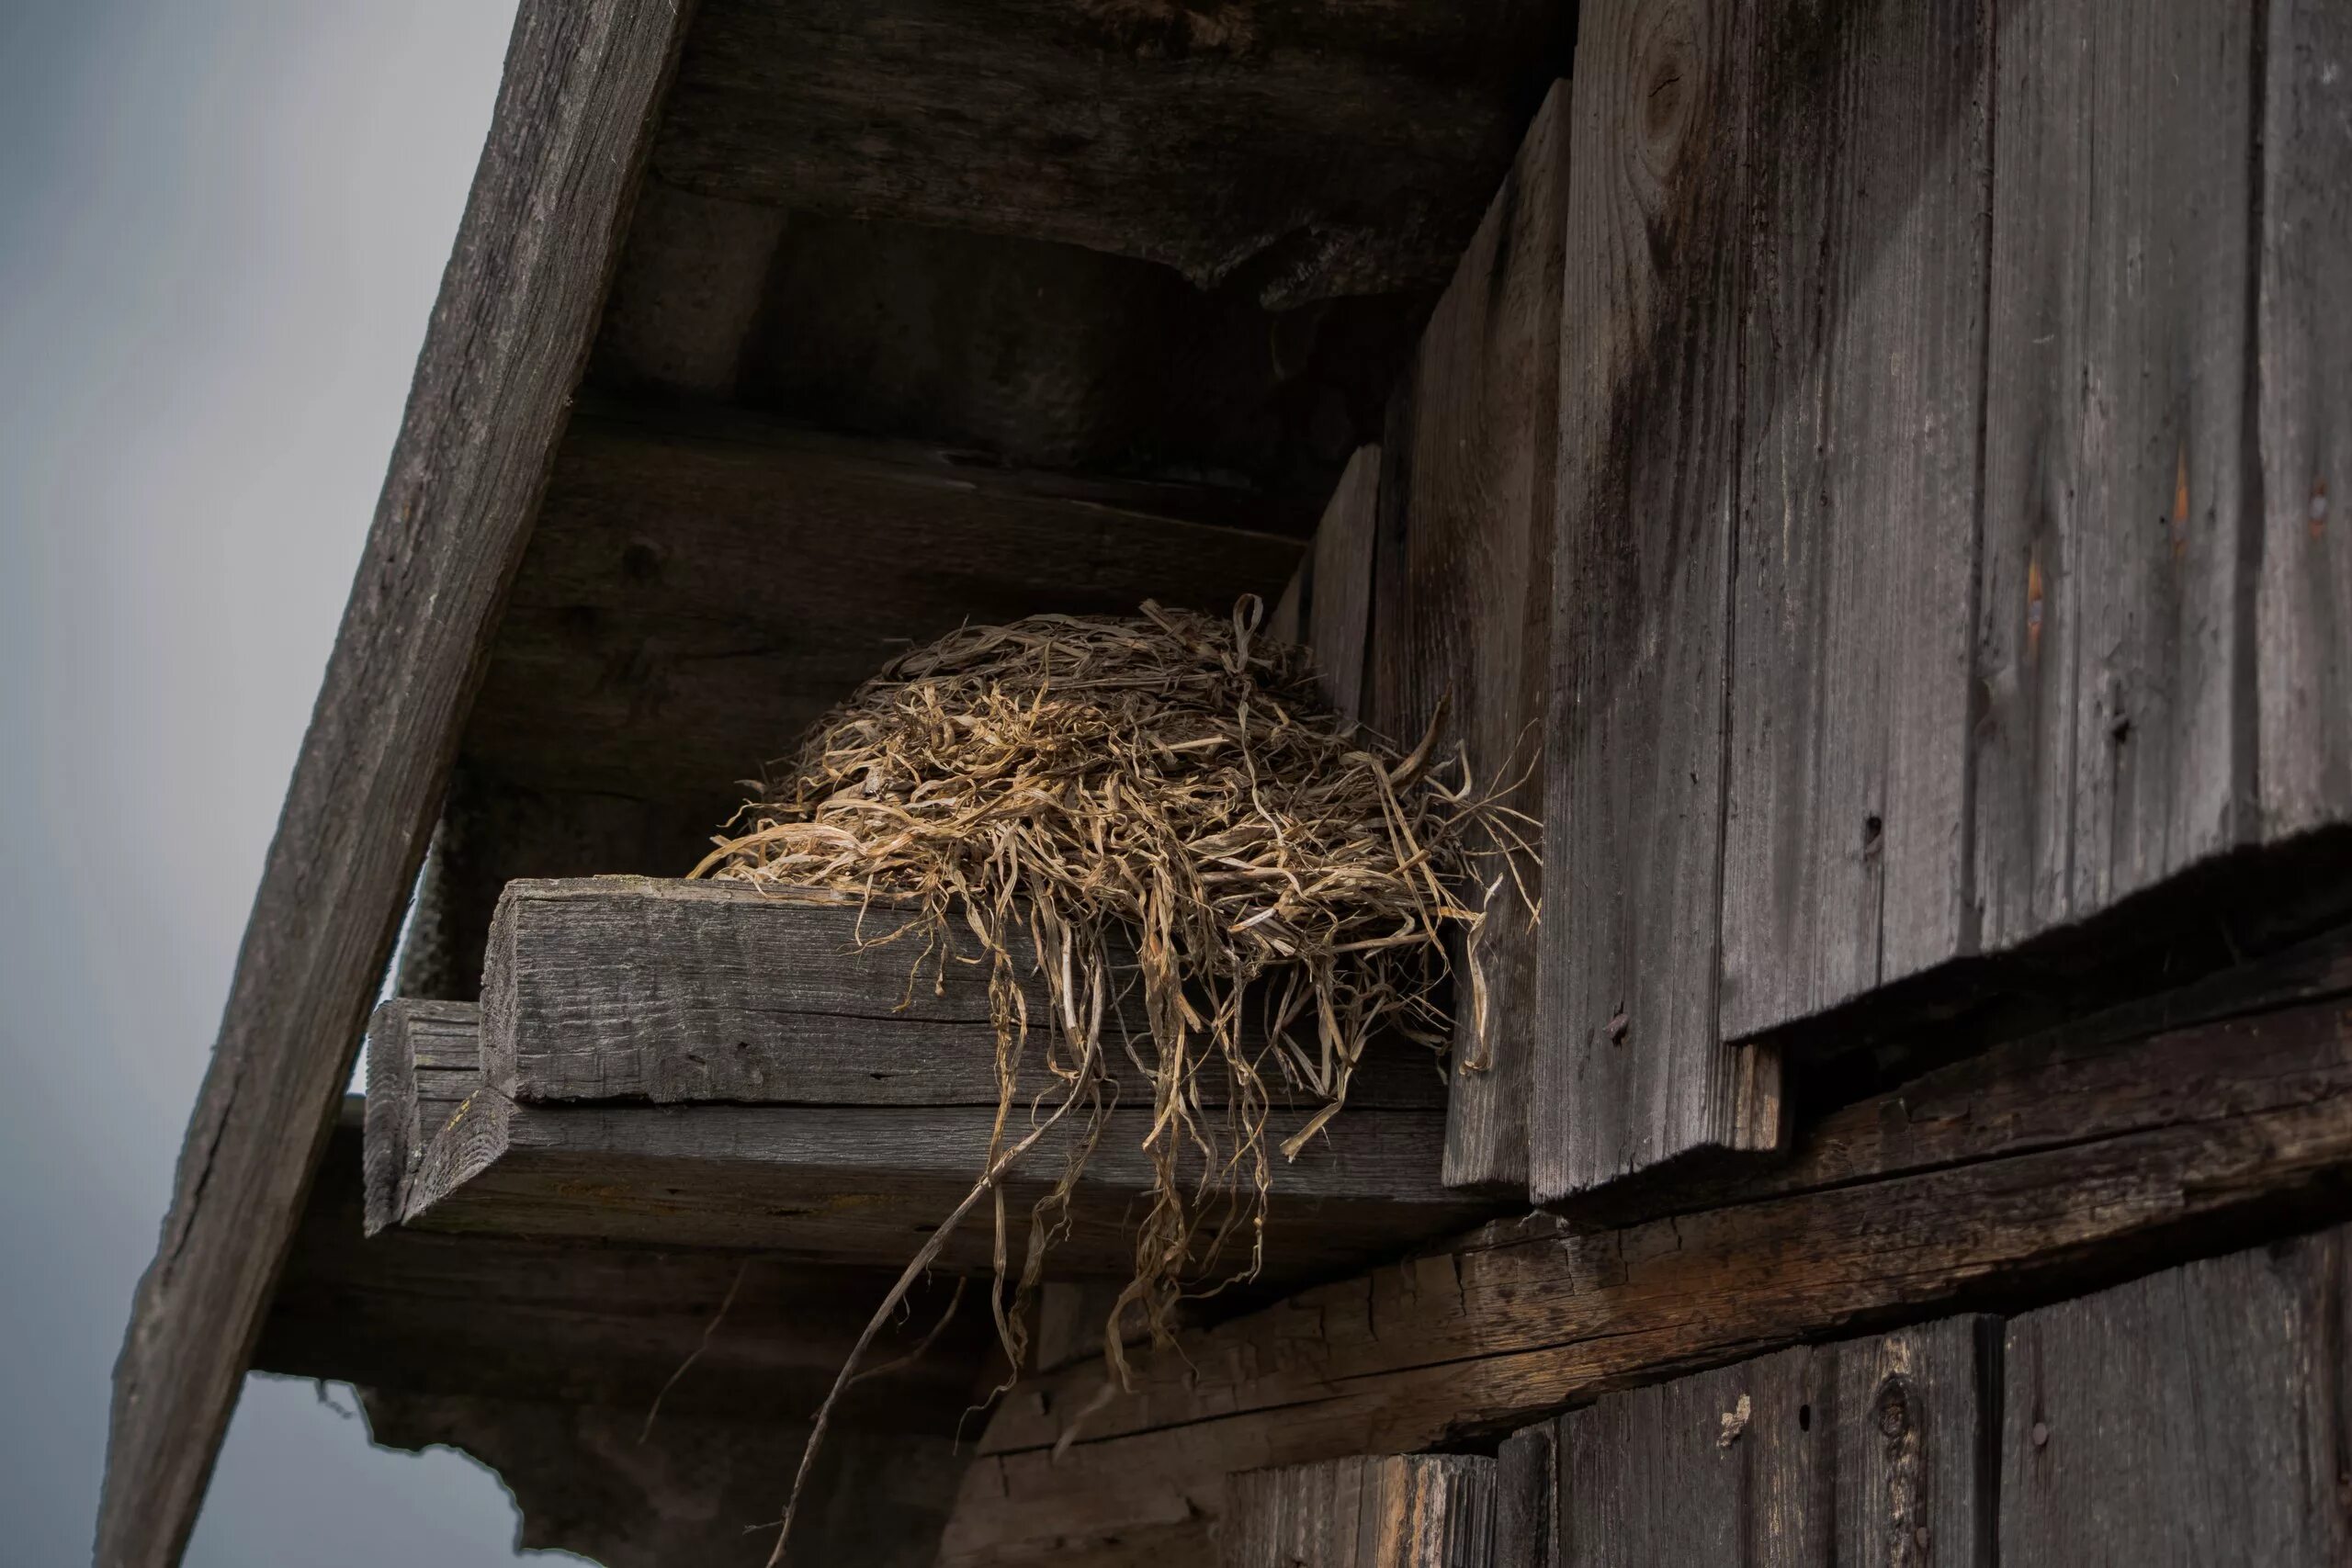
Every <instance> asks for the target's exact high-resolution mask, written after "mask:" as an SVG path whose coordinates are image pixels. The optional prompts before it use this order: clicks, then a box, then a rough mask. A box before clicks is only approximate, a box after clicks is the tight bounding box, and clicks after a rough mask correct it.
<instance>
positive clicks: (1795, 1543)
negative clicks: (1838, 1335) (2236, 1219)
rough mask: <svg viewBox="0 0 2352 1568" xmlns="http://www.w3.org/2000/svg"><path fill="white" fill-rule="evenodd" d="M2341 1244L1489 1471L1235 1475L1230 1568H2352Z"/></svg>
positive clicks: (1633, 1421) (2159, 1284) (1943, 1329)
mask: <svg viewBox="0 0 2352 1568" xmlns="http://www.w3.org/2000/svg"><path fill="white" fill-rule="evenodd" d="M2347 1241H2352V1237H2348V1236H2347V1235H2346V1232H2344V1231H2342V1230H2335V1231H2328V1232H2324V1233H2322V1234H2319V1235H2312V1236H2307V1237H2303V1238H2301V1239H2299V1240H2296V1241H2292V1242H2289V1243H2286V1244H2283V1245H2281V1246H2278V1247H2267V1248H2261V1249H2257V1250H2255V1251H2249V1252H2240V1253H2235V1254H2233V1255H2231V1256H2228V1257H2224V1258H2215V1259H2212V1260H2211V1261H2207V1262H2199V1263H2193V1264H2190V1265H2188V1266H2187V1267H2184V1268H2177V1269H2169V1270H2166V1271H2164V1272H2162V1273H2158V1274H2154V1275H2151V1276H2149V1277H2147V1278H2144V1279H2142V1280H2136V1281H2134V1282H2132V1283H2131V1284H2128V1285H2123V1286H2120V1287H2118V1288H2116V1289H2113V1290H2109V1291H2106V1292H2100V1293H2098V1294H2097V1295H2091V1296H2084V1297H2081V1298H2079V1299H2076V1300H2074V1301H2069V1302H2063V1303H2059V1304H2057V1305H2054V1306H2050V1307H2044V1308H2042V1309H2041V1310H2039V1311H2035V1312H2030V1313H2026V1314H2021V1315H2019V1316H2017V1317H2014V1318H2010V1319H2007V1320H2006V1321H2004V1320H2003V1319H2001V1318H1997V1317H1989V1316H1980V1315H1968V1316H1960V1317H1951V1318H1946V1319H1943V1320H1942V1321H1940V1322H1936V1323H1928V1324H1923V1325H1917V1326H1914V1327H1907V1328H1901V1329H1897V1330H1894V1331H1893V1332H1891V1333H1886V1334H1881V1335H1878V1336H1875V1337H1870V1338H1863V1339H1851V1340H1846V1341H1842V1342H1837V1343H1831V1344H1826V1345H1818V1346H1804V1347H1799V1348H1794V1349H1788V1350H1781V1351H1778V1352H1775V1353H1774V1354H1771V1355H1769V1356H1762V1357H1758V1358H1756V1359H1750V1360H1747V1361H1742V1362H1738V1363H1736V1364H1734V1365H1730V1366H1725V1367H1721V1368H1717V1369H1715V1370H1713V1371H1704V1372H1700V1373H1696V1374H1694V1375H1691V1376H1687V1377H1682V1378H1678V1379H1675V1380H1673V1381H1671V1382H1659V1383H1655V1384H1652V1385H1650V1386H1647V1387H1644V1388H1636V1389H1632V1390H1628V1391H1625V1392H1622V1393H1606V1394H1603V1395H1601V1396H1600V1398H1599V1399H1598V1400H1596V1401H1594V1402H1593V1403H1591V1404H1587V1405H1584V1406H1582V1407H1581V1408H1578V1409H1575V1410H1571V1411H1569V1412H1567V1413H1566V1415H1564V1416H1558V1417H1557V1418H1555V1419H1554V1420H1551V1421H1547V1422H1545V1423H1544V1424H1542V1425H1541V1426H1537V1427H1529V1428H1526V1429H1524V1430H1522V1431H1521V1432H1520V1433H1518V1434H1516V1435H1514V1436H1513V1437H1511V1438H1508V1439H1506V1440H1505V1441H1504V1442H1503V1443H1502V1444H1501V1445H1500V1451H1499V1453H1498V1456H1497V1457H1495V1458H1492V1459H1489V1458H1485V1457H1481V1456H1477V1455H1434V1454H1422V1455H1408V1456H1404V1457H1401V1458H1391V1459H1368V1458H1364V1459H1348V1460H1337V1461H1325V1462H1323V1463H1319V1464H1310V1465H1299V1466H1294V1467H1290V1468H1287V1469H1282V1470H1271V1471H1263V1472H1252V1473H1248V1474H1243V1475H1238V1476H1236V1477H1234V1478H1233V1480H1232V1481H1231V1482H1230V1483H1228V1485H1227V1505H1226V1512H1225V1517H1224V1518H1223V1520H1222V1521H1221V1522H1220V1524H1219V1526H1218V1530H1217V1535H1218V1540H1219V1544H1220V1557H1219V1561H1220V1562H1221V1563H1222V1564H1224V1568H1301V1565H1304V1568H1359V1565H1361V1568H1615V1565H1618V1564H1634V1563H1700V1562H1708V1563H1713V1562H1740V1563H1748V1564H1755V1565H1757V1568H1833V1565H1835V1564H1838V1563H1858V1562H1860V1563H1873V1564H1889V1565H1894V1568H1926V1565H1928V1564H1930V1563H1944V1564H1953V1565H1959V1568H1991V1565H1992V1564H1995V1563H2008V1564H2012V1565H2015V1568H2045V1565H2048V1568H2057V1565H2059V1564H2075V1563H2091V1562H2114V1563H2124V1562H2130V1563H2159V1562H2182V1563H2188V1562H2194V1563H2199V1564H2204V1565H2211V1568H2220V1565H2230V1564H2246V1565H2248V1568H2252V1565H2254V1564H2264V1565H2267V1568H2324V1565H2330V1564H2335V1563H2340V1562H2346V1561H2352V1507H2347V1506H2346V1499H2345V1495H2344V1482H2343V1479H2342V1478H2343V1472H2344V1468H2343V1467H2344V1463H2345V1456H2346V1447H2347V1444H2352V1363H2348V1362H2347V1361H2346V1357H2345V1345H2346V1331H2347V1329H2352V1318H2347V1316H2346V1302H2347V1300H2352V1294H2347V1289H2346V1287H2347V1286H2352V1273H2347V1262H2348V1261H2352V1252H2347Z"/></svg>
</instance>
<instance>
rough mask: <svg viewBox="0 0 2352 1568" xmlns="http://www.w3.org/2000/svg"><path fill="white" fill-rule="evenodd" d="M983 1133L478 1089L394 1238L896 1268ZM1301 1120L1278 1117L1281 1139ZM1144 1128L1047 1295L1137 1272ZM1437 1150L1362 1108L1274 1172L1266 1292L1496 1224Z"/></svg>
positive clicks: (967, 1120)
mask: <svg viewBox="0 0 2352 1568" xmlns="http://www.w3.org/2000/svg"><path fill="white" fill-rule="evenodd" d="M995 1115H996V1112H995V1108H994V1107H993V1106H980V1105H964V1106H918V1105H857V1106H838V1105H826V1106H811V1105H741V1104H727V1103H714V1102H707V1101H706V1102H700V1103H684V1104H675V1105H661V1106H649V1105H610V1104H594V1103H580V1104H571V1105H547V1104H537V1105H534V1104H520V1103H517V1102H516V1101H515V1100H510V1099H508V1098H507V1097H506V1096H504V1095H503V1094H501V1093H499V1092H498V1091H497V1090H496V1089H492V1088H491V1087H490V1086H488V1085H484V1086H483V1087H482V1089H480V1090H479V1091H477V1092H476V1093H475V1094H474V1095H473V1096H472V1097H470V1099H469V1100H468V1101H467V1103H466V1105H465V1106H464V1108H463V1110H462V1111H460V1112H459V1113H458V1115H456V1116H455V1117H453V1118H452V1120H451V1122H450V1123H449V1125H448V1126H447V1127H446V1128H444V1129H443V1130H442V1131H441V1133H440V1134H438V1135H437V1136H436V1137H435V1140H434V1142H433V1144H432V1145H430V1146H429V1147H428V1148H427V1150H426V1151H425V1156H424V1161H423V1162H422V1164H421V1165H420V1166H419V1168H418V1169H417V1171H416V1173H415V1175H414V1177H413V1179H412V1181H411V1183H410V1197H409V1209H408V1213H407V1215H406V1221H407V1223H408V1224H412V1225H417V1224H422V1225H426V1226H429V1227H431V1228H434V1229H438V1230H445V1231H469V1232H474V1233H480V1234H495V1235H525V1236H571V1237H577V1238H582V1239H603V1240H614V1241H630V1242H637V1243H641V1244H647V1245H656V1244H659V1245H670V1246H692V1247H741V1248H749V1249H761V1250H773V1251H778V1252H788V1253H792V1254H795V1255H797V1256H801V1257H808V1258H826V1259H831V1260H834V1261H840V1262H852V1263H861V1264H873V1265H877V1266H878V1265H882V1264H887V1263H891V1262H897V1263H900V1264H903V1263H904V1262H905V1261H906V1259H907V1258H908V1257H909V1256H910V1254H911V1253H912V1252H913V1250H914V1248H915V1247H916V1246H917V1245H919V1244H920V1240H921V1237H922V1236H923V1235H927V1234H928V1233H929V1232H930V1231H931V1230H933V1228H935V1227H936V1226H937V1225H938V1224H940V1222H942V1221H943V1220H944V1219H945V1218H946V1216H947V1214H948V1213H949V1212H950V1211H951V1210H953V1209H954V1208H955V1207H956V1203H957V1202H958V1201H960V1200H961V1199H962V1198H963V1196H964V1195H965V1193H966V1192H967V1190H969V1189H970V1187H971V1185H972V1183H973V1181H974V1179H976V1178H977V1177H978V1174H979V1173H980V1171H981V1170H982V1169H983V1168H984V1167H985V1165H986V1162H987V1156H988V1149H989V1134H990V1131H991V1129H992V1127H993V1126H994V1123H995ZM1305 1120H1306V1111H1304V1110H1300V1111H1287V1112H1280V1113H1277V1114H1276V1115H1275V1117H1274V1118H1273V1119H1272V1127H1273V1129H1274V1135H1275V1136H1276V1137H1277V1138H1279V1137H1281V1136H1284V1135H1287V1134H1289V1133H1290V1132H1294V1131H1295V1130H1296V1129H1297V1128H1298V1126H1299V1125H1301V1124H1302V1123H1303V1122H1305ZM1073 1122H1074V1119H1073ZM1150 1124H1151V1115H1150V1112H1149V1111H1148V1110H1144V1109H1120V1110H1116V1111H1112V1112H1111V1113H1110V1115H1109V1116H1108V1118H1107V1120H1106V1124H1105V1127H1104V1130H1103V1139H1102V1142H1101V1145H1099V1146H1098V1147H1097V1148H1096V1149H1095V1151H1094V1153H1093V1156H1092V1157H1091V1159H1090V1160H1089V1161H1088V1163H1087V1167H1086V1172H1085V1176H1084V1178H1083V1179H1081V1181H1080V1184H1079V1187H1078V1189H1077V1192H1076V1194H1075V1196H1074V1198H1073V1201H1072V1208H1071V1213H1070V1215H1069V1235H1068V1236H1067V1237H1066V1238H1065V1239H1064V1240H1063V1241H1061V1242H1060V1243H1058V1244H1057V1247H1056V1248H1055V1251H1054V1254H1053V1259H1052V1268H1053V1270H1054V1272H1055V1274H1056V1275H1057V1277H1065V1278H1067V1277H1084V1276H1091V1275H1119V1274H1125V1273H1128V1272H1131V1271H1132V1270H1133V1269H1134V1268H1135V1244H1134V1234H1133V1229H1132V1227H1133V1224H1134V1219H1135V1216H1136V1213H1137V1212H1138V1210H1137V1205H1138V1203H1139V1202H1140V1201H1141V1199H1142V1196H1143V1194H1144V1193H1145V1192H1146V1191H1147V1190H1148V1188H1149V1185H1150V1169H1149V1166H1148V1161H1147V1159H1146V1157H1145V1156H1144V1153H1143V1150H1142V1143H1143V1138H1144V1134H1145V1133H1146V1131H1147V1130H1148V1128H1149V1126H1150ZM1078 1137H1079V1130H1078V1128H1077V1127H1076V1126H1075V1125H1074V1124H1065V1125H1064V1126H1062V1127H1059V1128H1057V1129H1056V1131H1055V1132H1054V1133H1052V1134H1048V1135H1047V1136H1046V1138H1045V1139H1044V1140H1043V1141H1042V1142H1040V1143H1039V1144H1038V1145H1037V1146H1036V1148H1035V1149H1034V1150H1033V1151H1032V1152H1031V1154H1030V1156H1028V1158H1027V1159H1026V1160H1025V1161H1024V1162H1023V1165H1022V1166H1021V1167H1020V1168H1017V1169H1016V1171H1015V1172H1014V1174H1013V1175H1012V1178H1011V1179H1008V1180H1007V1182H1006V1183H1005V1190H1006V1193H1007V1194H1008V1198H1007V1202H1008V1207H1009V1211H1010V1213H1012V1216H1013V1217H1014V1219H1015V1221H1016V1227H1015V1230H1016V1234H1015V1236H1014V1243H1015V1245H1016V1247H1017V1246H1019V1245H1020V1243H1021V1237H1022V1235H1025V1225H1026V1217H1027V1215H1028V1213H1029V1211H1030V1209H1031V1207H1032V1205H1034V1204H1035V1202H1036V1201H1038V1200H1039V1199H1041V1198H1043V1197H1044V1196H1045V1194H1046V1188H1047V1187H1048V1186H1049V1185H1050V1184H1051V1181H1052V1179H1054V1178H1056V1177H1057V1176H1058V1175H1059V1174H1060V1171H1061V1169H1062V1167H1063V1162H1064V1161H1065V1160H1066V1159H1067V1158H1068V1157H1069V1155H1070V1154H1071V1153H1072V1152H1073V1151H1074V1149H1075V1146H1076V1144H1077V1141H1078ZM1444 1138H1445V1118H1444V1114H1443V1112H1442V1111H1370V1110H1364V1111H1351V1112H1348V1113H1345V1114H1342V1115H1340V1116H1339V1117H1337V1118H1335V1119H1334V1120H1333V1121H1332V1122H1331V1123H1330V1124H1329V1127H1328V1128H1326V1129H1325V1132H1324V1134H1321V1135H1319V1136H1318V1137H1317V1139H1316V1141H1315V1142H1314V1143H1313V1144H1311V1145H1308V1146H1307V1147H1306V1149H1305V1150H1303V1151H1302V1152H1301V1153H1300V1155H1299V1156H1298V1157H1297V1159H1295V1160H1293V1161H1284V1160H1283V1159H1282V1157H1281V1156H1280V1155H1279V1154H1278V1153H1277V1154H1275V1155H1274V1156H1272V1159H1273V1167H1272V1193H1273V1196H1272V1208H1271V1210H1270V1212H1269V1214H1268V1216H1267V1221H1266V1226H1265V1233H1264V1234H1265V1253H1264V1264H1263V1269H1262V1271H1261V1279H1262V1280H1266V1281H1268V1282H1294V1281H1297V1280H1302V1279H1308V1278H1314V1277H1316V1276H1317V1275H1329V1274H1331V1273H1335V1272H1338V1271H1340V1270H1341V1269H1346V1268H1348V1267H1351V1266H1354V1265H1358V1264H1361V1263H1362V1262H1363V1261H1364V1260H1366V1259H1369V1258H1379V1257H1383V1256H1386V1255H1389V1254H1392V1253H1394V1252H1396V1251H1397V1250H1398V1249H1400V1248H1403V1247H1410V1246H1412V1245H1414V1244H1415V1243H1417V1242H1424V1241H1428V1240H1430V1239H1432V1238H1434V1237H1437V1236H1440V1235H1446V1234H1448V1233H1449V1232H1452V1231H1454V1230H1459V1229H1462V1228H1464V1226H1466V1225H1469V1224H1475V1223H1476V1221H1477V1220H1479V1219H1481V1218H1483V1217H1486V1216H1487V1215H1489V1214H1491V1213H1493V1207H1492V1205H1491V1204H1481V1203H1479V1202H1476V1201H1473V1200H1471V1199H1469V1198H1467V1197H1465V1196H1464V1195H1463V1194H1460V1193H1455V1192H1450V1191H1448V1190H1446V1189H1444V1188H1443V1187H1442V1186H1441V1185H1440V1184H1439V1181H1438V1165H1439V1159H1440V1156H1441V1153H1442V1149H1443V1147H1444ZM1197 1174H1198V1171H1197V1166H1194V1167H1192V1168H1188V1172H1187V1177H1186V1179H1191V1178H1192V1177H1193V1176H1197ZM1210 1217H1211V1218H1212V1219H1214V1214H1212V1215H1211V1216H1210ZM992 1246H993V1237H992V1231H991V1229H990V1226H989V1222H988V1220H987V1217H986V1215H985V1213H982V1214H981V1215H980V1216H979V1217H978V1218H976V1219H975V1220H973V1221H971V1222H969V1223H967V1224H966V1225H965V1226H964V1228H963V1229H962V1230H961V1231H959V1232H958V1233H957V1235H956V1239H955V1240H954V1241H952V1242H951V1243H949V1244H948V1247H947V1249H946V1251H945V1252H944V1254H943V1255H942V1258H943V1262H942V1267H943V1268H944V1269H950V1270H963V1271H973V1270H982V1271H984V1270H986V1269H988V1268H989V1259H990V1256H991V1247H992ZM1249 1248H1250V1236H1249V1235H1248V1234H1247V1232H1246V1230H1245V1231H1243V1232H1241V1233H1238V1234H1236V1235H1232V1236H1231V1237H1229V1239H1228V1242H1227V1252H1226V1254H1224V1255H1223V1256H1224V1257H1225V1258H1226V1260H1227V1267H1226V1271H1227V1272H1231V1271H1234V1270H1238V1269H1244V1268H1246V1267H1247V1266H1248V1256H1249ZM1016 1256H1017V1254H1016Z"/></svg>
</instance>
